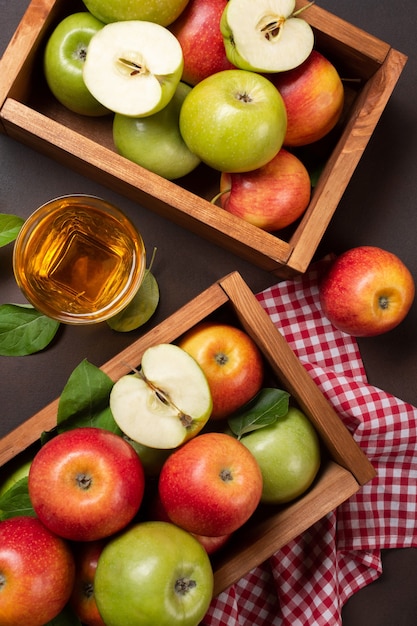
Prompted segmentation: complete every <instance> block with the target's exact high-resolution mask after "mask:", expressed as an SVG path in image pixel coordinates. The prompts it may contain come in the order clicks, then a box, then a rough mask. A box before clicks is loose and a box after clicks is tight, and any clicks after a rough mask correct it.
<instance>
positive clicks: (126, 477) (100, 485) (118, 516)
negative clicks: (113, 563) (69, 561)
mask: <svg viewBox="0 0 417 626" xmlns="http://www.w3.org/2000/svg"><path fill="white" fill-rule="evenodd" d="M28 488H29V496H30V498H31V501H32V505H33V508H34V510H35V512H36V514H37V515H38V517H39V519H40V520H41V521H42V522H43V523H44V524H45V526H47V527H48V528H49V529H50V530H52V531H53V532H55V533H56V534H57V535H60V536H61V537H65V538H67V539H72V540H74V541H94V540H97V539H102V538H104V537H107V536H109V535H112V534H113V533H115V532H117V531H118V530H121V529H122V528H124V526H126V525H127V524H128V523H129V522H130V521H131V520H132V519H133V517H134V516H135V515H136V513H137V512H138V510H139V507H140V505H141V502H142V498H143V494H144V489H145V478H144V471H143V467H142V463H141V461H140V459H139V456H138V455H137V453H136V452H135V450H134V449H133V447H132V446H131V445H130V444H129V443H128V442H127V441H125V440H124V439H123V438H122V437H120V436H119V435H116V434H114V433H112V432H110V431H107V430H103V429H101V428H93V427H92V428H87V427H85V428H75V429H73V430H68V431H65V432H62V433H60V434H59V435H57V436H56V437H54V438H53V439H50V440H49V441H48V442H47V443H46V444H45V445H44V446H43V447H42V448H41V449H40V450H39V452H38V453H37V454H36V455H35V457H34V459H33V461H32V465H31V467H30V471H29V482H28Z"/></svg>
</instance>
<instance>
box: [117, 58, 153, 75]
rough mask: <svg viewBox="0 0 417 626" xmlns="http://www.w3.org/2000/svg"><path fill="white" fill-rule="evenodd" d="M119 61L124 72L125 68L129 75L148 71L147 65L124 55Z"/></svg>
mask: <svg viewBox="0 0 417 626" xmlns="http://www.w3.org/2000/svg"><path fill="white" fill-rule="evenodd" d="M117 62H118V64H119V66H120V67H121V69H122V71H123V72H125V70H127V71H128V74H129V76H137V75H138V74H145V72H146V67H145V66H144V64H143V63H136V62H135V61H130V60H129V59H125V58H124V57H119V58H118V59H117Z"/></svg>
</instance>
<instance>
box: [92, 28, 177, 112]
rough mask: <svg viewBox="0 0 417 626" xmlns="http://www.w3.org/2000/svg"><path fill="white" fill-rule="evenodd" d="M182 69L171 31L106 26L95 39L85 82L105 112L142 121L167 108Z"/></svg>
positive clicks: (93, 39) (93, 38)
mask: <svg viewBox="0 0 417 626" xmlns="http://www.w3.org/2000/svg"><path fill="white" fill-rule="evenodd" d="M183 67H184V58H183V54H182V49H181V46H180V43H179V42H178V40H177V39H176V37H175V36H174V35H173V34H172V33H171V32H170V31H169V30H168V29H167V28H165V27H164V26H160V25H159V24H155V23H153V22H144V21H139V20H130V21H126V22H112V23H111V24H106V26H104V28H102V29H101V30H100V31H98V32H97V33H96V34H95V35H94V36H93V37H92V39H91V41H90V44H89V46H88V50H87V55H86V59H85V63H84V69H83V78H84V82H85V84H86V86H87V89H89V91H90V92H91V94H92V95H93V96H94V97H95V98H96V100H98V101H99V102H101V104H103V106H105V107H107V108H108V109H110V110H111V111H113V112H114V113H121V114H122V115H128V116H132V117H140V116H146V115H151V114H152V113H156V112H157V111H160V110H161V109H163V108H164V107H165V106H166V105H167V104H168V102H169V101H170V100H171V98H172V97H173V95H174V93H175V91H176V89H177V86H178V83H179V82H180V79H181V75H182V71H183Z"/></svg>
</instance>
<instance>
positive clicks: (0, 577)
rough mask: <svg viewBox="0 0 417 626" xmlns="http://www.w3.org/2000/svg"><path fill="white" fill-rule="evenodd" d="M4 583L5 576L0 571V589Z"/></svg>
mask: <svg viewBox="0 0 417 626" xmlns="http://www.w3.org/2000/svg"><path fill="white" fill-rule="evenodd" d="M5 585H6V577H5V576H4V575H3V574H1V573H0V591H1V590H2V589H3V587H4V586H5Z"/></svg>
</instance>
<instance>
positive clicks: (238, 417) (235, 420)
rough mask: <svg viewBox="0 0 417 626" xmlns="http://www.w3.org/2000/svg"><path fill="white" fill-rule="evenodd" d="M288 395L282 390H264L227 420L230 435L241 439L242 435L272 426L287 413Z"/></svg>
mask: <svg viewBox="0 0 417 626" xmlns="http://www.w3.org/2000/svg"><path fill="white" fill-rule="evenodd" d="M289 397H290V394H289V393H288V392H286V391H283V390H282V389H275V388H265V389H261V391H260V392H259V393H258V394H257V395H256V396H255V398H253V400H251V401H250V402H249V403H248V404H246V405H245V406H244V407H243V409H242V410H241V411H239V412H238V413H235V414H234V415H233V416H232V417H230V418H229V420H228V425H229V428H230V430H231V431H232V433H233V434H234V435H235V436H236V437H237V438H238V439H241V437H243V436H244V435H247V434H248V433H250V432H252V431H253V430H258V429H259V428H264V427H265V426H270V425H271V424H274V423H275V422H276V420H277V419H278V418H279V417H283V416H284V415H286V414H287V413H288V404H289Z"/></svg>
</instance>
